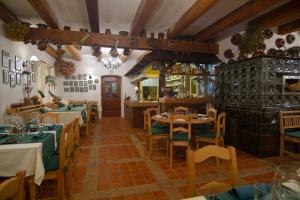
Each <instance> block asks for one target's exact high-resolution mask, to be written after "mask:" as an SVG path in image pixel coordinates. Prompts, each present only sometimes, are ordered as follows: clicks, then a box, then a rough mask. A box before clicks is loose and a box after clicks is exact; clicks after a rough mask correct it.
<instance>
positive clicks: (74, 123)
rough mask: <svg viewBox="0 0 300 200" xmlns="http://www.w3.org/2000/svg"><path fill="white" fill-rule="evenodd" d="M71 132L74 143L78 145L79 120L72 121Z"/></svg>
mask: <svg viewBox="0 0 300 200" xmlns="http://www.w3.org/2000/svg"><path fill="white" fill-rule="evenodd" d="M73 132H74V143H76V144H79V140H80V127H79V118H76V119H75V120H74V121H73Z"/></svg>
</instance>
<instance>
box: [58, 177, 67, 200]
mask: <svg viewBox="0 0 300 200" xmlns="http://www.w3.org/2000/svg"><path fill="white" fill-rule="evenodd" d="M57 190H58V199H60V200H64V199H65V179H64V173H63V172H60V173H59V175H58V178H57Z"/></svg>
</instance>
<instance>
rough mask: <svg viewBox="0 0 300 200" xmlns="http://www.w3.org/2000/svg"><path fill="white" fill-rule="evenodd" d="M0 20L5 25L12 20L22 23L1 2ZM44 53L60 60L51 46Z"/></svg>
mask: <svg viewBox="0 0 300 200" xmlns="http://www.w3.org/2000/svg"><path fill="white" fill-rule="evenodd" d="M0 19H1V20H2V21H4V22H5V23H9V22H10V21H13V20H15V21H18V22H21V21H22V20H21V19H19V18H18V17H17V16H16V15H15V14H14V13H13V12H12V11H11V10H9V9H8V8H7V7H6V6H5V5H4V4H3V3H1V2H0ZM45 52H46V53H47V54H48V55H50V56H51V57H53V58H55V59H60V56H59V55H58V54H56V52H55V50H54V48H53V47H52V46H51V45H48V47H47V48H46V49H45Z"/></svg>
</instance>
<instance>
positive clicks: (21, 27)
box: [4, 20, 29, 41]
mask: <svg viewBox="0 0 300 200" xmlns="http://www.w3.org/2000/svg"><path fill="white" fill-rule="evenodd" d="M4 32H5V36H6V37H7V38H9V39H10V40H13V41H23V40H25V38H26V37H27V36H28V34H29V26H28V24H25V23H21V22H18V21H17V20H10V21H9V22H8V23H7V24H5V27H4Z"/></svg>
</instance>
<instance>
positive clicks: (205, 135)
mask: <svg viewBox="0 0 300 200" xmlns="http://www.w3.org/2000/svg"><path fill="white" fill-rule="evenodd" d="M194 136H195V137H196V138H216V133H210V132H201V133H195V134H194ZM221 137H222V135H221Z"/></svg>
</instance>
